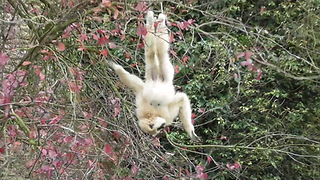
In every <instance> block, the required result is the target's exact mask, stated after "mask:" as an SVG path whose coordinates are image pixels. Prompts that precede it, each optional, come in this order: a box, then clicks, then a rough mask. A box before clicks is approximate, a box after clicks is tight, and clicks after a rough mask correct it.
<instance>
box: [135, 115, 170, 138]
mask: <svg viewBox="0 0 320 180" xmlns="http://www.w3.org/2000/svg"><path fill="white" fill-rule="evenodd" d="M165 125H166V120H165V119H163V118H161V117H156V118H155V119H154V121H150V119H142V120H140V122H139V126H140V128H141V129H142V131H143V132H145V133H148V134H151V135H157V134H158V133H159V132H160V131H161V130H162V129H163V128H164V127H165Z"/></svg>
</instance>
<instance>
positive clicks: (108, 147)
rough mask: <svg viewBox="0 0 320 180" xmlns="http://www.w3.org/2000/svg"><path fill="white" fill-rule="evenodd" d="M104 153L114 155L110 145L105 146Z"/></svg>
mask: <svg viewBox="0 0 320 180" xmlns="http://www.w3.org/2000/svg"><path fill="white" fill-rule="evenodd" d="M104 152H105V153H106V154H109V155H110V154H111V153H112V147H111V146H110V145H109V144H106V145H105V146H104Z"/></svg>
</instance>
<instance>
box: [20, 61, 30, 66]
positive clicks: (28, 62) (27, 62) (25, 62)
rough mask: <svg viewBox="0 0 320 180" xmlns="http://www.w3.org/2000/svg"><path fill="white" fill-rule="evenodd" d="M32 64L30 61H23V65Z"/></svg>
mask: <svg viewBox="0 0 320 180" xmlns="http://www.w3.org/2000/svg"><path fill="white" fill-rule="evenodd" d="M30 64H31V62H30V61H24V62H23V63H22V66H27V65H30Z"/></svg>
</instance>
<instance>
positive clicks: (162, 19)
mask: <svg viewBox="0 0 320 180" xmlns="http://www.w3.org/2000/svg"><path fill="white" fill-rule="evenodd" d="M166 19H167V16H166V15H165V14H162V13H161V14H159V16H158V21H160V23H159V28H166V27H167V26H166Z"/></svg>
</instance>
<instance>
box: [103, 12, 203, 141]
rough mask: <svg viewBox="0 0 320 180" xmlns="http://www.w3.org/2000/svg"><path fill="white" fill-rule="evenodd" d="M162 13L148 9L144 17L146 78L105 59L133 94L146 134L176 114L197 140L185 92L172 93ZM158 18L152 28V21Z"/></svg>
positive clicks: (168, 122)
mask: <svg viewBox="0 0 320 180" xmlns="http://www.w3.org/2000/svg"><path fill="white" fill-rule="evenodd" d="M165 19H166V16H165V15H164V14H160V15H159V17H158V19H156V18H154V17H153V12H152V11H149V12H148V14H147V16H146V21H147V22H146V27H147V29H148V34H147V35H146V37H145V41H146V42H145V43H146V44H145V61H146V72H145V78H146V81H145V82H143V81H142V80H141V79H140V78H139V77H137V76H135V75H133V74H130V73H129V72H127V71H126V70H124V69H123V68H122V66H120V65H117V64H115V63H112V62H109V64H110V66H111V67H112V68H113V69H114V70H115V72H116V74H117V75H118V76H119V78H120V80H121V81H122V82H123V83H124V84H126V85H127V86H129V87H130V88H132V89H133V91H134V93H135V95H136V107H137V109H136V114H137V117H138V120H139V126H140V128H141V129H142V130H143V131H144V132H146V133H149V134H153V135H155V134H158V133H159V131H160V130H161V129H160V128H162V127H164V126H168V125H170V124H172V122H173V120H174V119H175V117H177V116H179V117H180V120H181V121H182V123H183V127H184V129H185V131H186V132H187V133H188V134H189V136H190V137H191V138H192V139H193V140H197V135H196V134H195V132H194V126H193V124H192V123H191V106H190V101H189V98H188V96H187V95H186V94H185V93H181V92H179V93H176V92H175V90H174V86H173V76H174V69H173V66H172V64H171V62H170V58H169V52H168V51H169V35H168V30H167V27H166V25H165ZM157 21H161V22H160V23H159V25H158V26H157V27H156V28H155V27H154V26H153V24H154V22H157Z"/></svg>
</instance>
